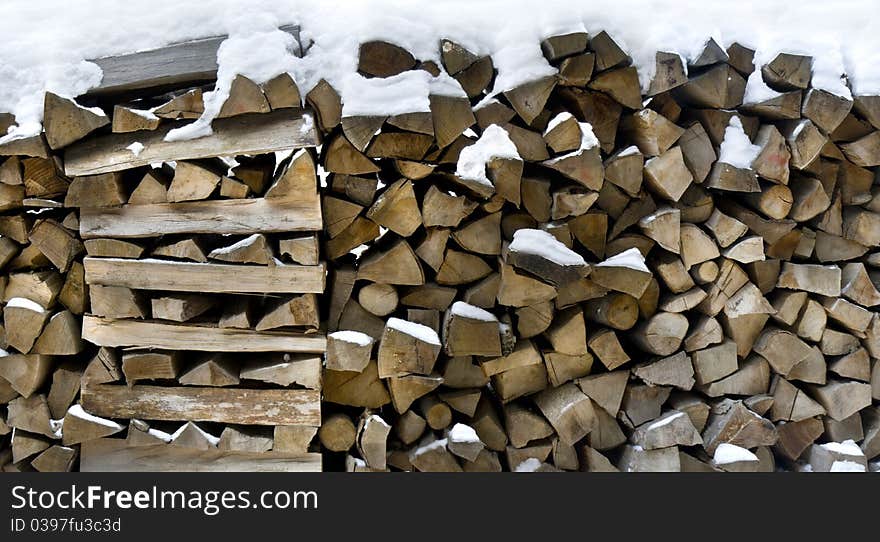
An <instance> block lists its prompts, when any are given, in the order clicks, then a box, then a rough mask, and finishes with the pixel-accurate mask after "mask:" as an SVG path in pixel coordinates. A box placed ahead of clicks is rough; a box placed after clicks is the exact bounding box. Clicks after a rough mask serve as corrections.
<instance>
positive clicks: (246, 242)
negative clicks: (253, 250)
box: [211, 233, 261, 256]
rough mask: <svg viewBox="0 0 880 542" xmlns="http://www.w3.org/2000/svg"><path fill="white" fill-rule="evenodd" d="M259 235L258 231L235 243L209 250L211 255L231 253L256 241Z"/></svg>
mask: <svg viewBox="0 0 880 542" xmlns="http://www.w3.org/2000/svg"><path fill="white" fill-rule="evenodd" d="M260 237H261V235H260V234H259V233H255V234H253V235H251V236H250V237H246V238H244V239H242V240H241V241H239V242H237V243H233V244H231V245H229V246H228V247H221V248H217V249H214V250H212V251H211V254H212V255H215V256H216V255H220V254H232V253H233V252H235V251H236V250H240V249H243V248H247V247H249V246H251V245H253V244H254V243H256V242H257V241H258V240H259V239H260Z"/></svg>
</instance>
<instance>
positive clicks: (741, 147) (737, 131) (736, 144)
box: [718, 116, 761, 169]
mask: <svg viewBox="0 0 880 542" xmlns="http://www.w3.org/2000/svg"><path fill="white" fill-rule="evenodd" d="M760 153H761V147H759V146H758V145H753V144H752V142H751V141H750V140H749V136H747V135H746V133H745V132H744V131H743V125H742V121H740V120H739V117H737V116H732V117H730V123H729V124H728V125H727V128H726V129H725V130H724V141H722V142H721V149H720V151H719V156H718V161H719V162H724V163H725V164H730V165H731V166H733V167H738V168H740V169H749V168H750V167H751V166H752V162H754V161H755V158H757V157H758V155H759V154H760Z"/></svg>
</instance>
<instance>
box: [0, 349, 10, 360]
mask: <svg viewBox="0 0 880 542" xmlns="http://www.w3.org/2000/svg"><path fill="white" fill-rule="evenodd" d="M8 355H9V352H7V351H6V350H3V349H2V348H0V358H5V357H6V356H8Z"/></svg>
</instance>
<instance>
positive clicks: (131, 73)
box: [88, 25, 300, 95]
mask: <svg viewBox="0 0 880 542" xmlns="http://www.w3.org/2000/svg"><path fill="white" fill-rule="evenodd" d="M281 30H282V31H284V32H287V33H288V34H291V35H293V37H294V39H295V40H296V43H295V46H294V53H295V54H296V55H297V56H299V54H300V53H299V52H300V45H299V26H298V25H286V26H282V27H281ZM226 37H227V36H212V37H209V38H203V39H198V40H193V41H187V42H183V43H174V44H171V45H168V46H167V47H162V48H159V49H152V50H149V51H141V52H138V53H130V54H125V55H117V56H109V57H104V58H95V59H92V60H91V61H90V62H94V63H95V64H97V65H98V66H99V67H100V68H101V70H102V71H103V73H104V75H103V77H102V78H101V84H99V85H98V86H97V87H95V88H92V89H90V90H89V91H88V94H89V95H99V94H109V93H113V92H129V91H134V90H141V89H145V88H155V87H165V86H172V85H173V86H178V87H180V86H183V85H186V84H193V83H202V82H207V81H211V80H214V79H216V78H217V49H218V48H219V47H220V43H222V42H223V40H225V39H226Z"/></svg>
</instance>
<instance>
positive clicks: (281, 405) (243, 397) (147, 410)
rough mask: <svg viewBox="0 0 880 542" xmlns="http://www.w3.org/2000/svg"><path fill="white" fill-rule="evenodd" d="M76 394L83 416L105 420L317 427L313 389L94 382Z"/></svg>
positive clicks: (316, 394)
mask: <svg viewBox="0 0 880 542" xmlns="http://www.w3.org/2000/svg"><path fill="white" fill-rule="evenodd" d="M81 394H82V405H83V408H84V409H85V410H86V411H87V412H90V413H92V414H94V415H96V416H103V417H106V418H140V419H146V420H162V421H193V422H221V423H238V424H244V425H308V426H312V427H317V426H319V425H321V392H320V391H318V390H289V389H288V390H251V389H242V388H213V387H194V386H186V387H179V388H169V387H165V386H140V385H134V386H123V385H113V384H95V385H85V386H83V388H82V391H81Z"/></svg>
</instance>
